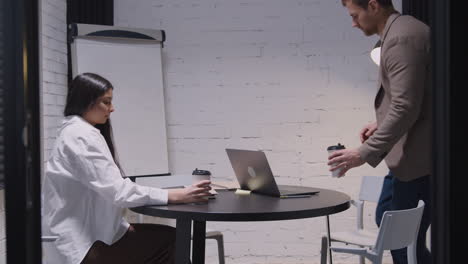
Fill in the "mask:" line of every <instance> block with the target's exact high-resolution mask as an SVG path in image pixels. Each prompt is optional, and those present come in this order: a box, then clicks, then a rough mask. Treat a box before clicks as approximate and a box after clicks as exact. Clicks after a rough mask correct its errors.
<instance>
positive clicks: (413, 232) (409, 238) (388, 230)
mask: <svg viewBox="0 0 468 264" xmlns="http://www.w3.org/2000/svg"><path fill="white" fill-rule="evenodd" d="M423 211H424V202H423V201H419V203H418V206H417V207H416V208H412V209H406V210H395V211H387V212H385V213H384V215H383V218H382V222H381V224H380V229H379V233H378V235H377V241H376V244H375V247H374V250H375V251H377V252H382V251H383V250H393V249H399V248H404V247H407V246H409V245H411V244H412V243H415V242H416V239H417V237H418V231H419V225H420V223H421V218H422V215H423Z"/></svg>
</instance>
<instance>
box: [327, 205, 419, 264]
mask: <svg viewBox="0 0 468 264" xmlns="http://www.w3.org/2000/svg"><path fill="white" fill-rule="evenodd" d="M423 211H424V202H423V201H422V200H420V201H419V203H418V206H417V207H416V208H412V209H407V210H395V211H386V212H385V213H384V215H383V218H382V222H381V224H380V229H379V232H378V234H377V238H376V239H375V242H374V243H373V245H372V246H370V247H367V248H351V247H331V249H332V251H334V252H340V253H349V254H356V255H359V256H363V257H365V258H367V259H369V260H370V261H371V262H372V263H373V264H381V263H382V256H383V252H384V251H385V250H394V249H400V248H404V247H407V248H408V249H407V251H408V264H417V260H416V242H417V238H418V231H419V225H420V223H421V218H422V215H423ZM422 264H423V263H422Z"/></svg>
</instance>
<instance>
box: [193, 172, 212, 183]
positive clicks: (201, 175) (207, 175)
mask: <svg viewBox="0 0 468 264" xmlns="http://www.w3.org/2000/svg"><path fill="white" fill-rule="evenodd" d="M210 179H211V172H210V171H207V170H199V169H198V168H196V169H195V170H194V171H193V172H192V184H195V183H197V182H199V181H203V180H210Z"/></svg>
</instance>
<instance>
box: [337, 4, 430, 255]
mask: <svg viewBox="0 0 468 264" xmlns="http://www.w3.org/2000/svg"><path fill="white" fill-rule="evenodd" d="M342 3H343V6H345V7H346V8H347V10H348V12H349V15H350V16H351V18H352V22H353V27H357V28H359V29H361V30H362V31H363V32H364V34H365V35H366V36H371V35H374V34H377V35H379V37H380V41H381V58H380V68H379V90H378V93H377V96H376V98H375V102H374V104H375V110H376V118H377V121H376V122H375V123H372V124H369V125H367V126H365V127H364V128H363V129H362V131H361V132H360V138H361V143H362V145H361V146H360V147H358V148H356V149H349V150H348V149H344V150H339V151H335V152H333V153H332V154H331V155H330V156H329V163H328V164H329V165H331V164H333V163H337V165H335V166H332V167H331V168H330V170H332V171H333V170H336V169H342V171H341V173H340V176H343V175H345V173H346V172H347V171H348V170H350V169H351V168H354V167H358V166H361V165H363V164H364V163H368V164H369V165H371V166H373V167H376V166H377V165H378V164H379V163H380V162H381V161H382V160H383V159H385V162H386V163H387V165H388V167H389V169H390V172H389V175H387V176H386V177H385V181H384V186H383V189H382V194H381V197H380V201H379V204H378V206H377V212H376V219H377V221H378V224H380V219H381V217H382V214H383V212H384V211H386V210H400V209H408V208H414V207H416V206H417V204H418V201H419V200H424V202H425V204H426V205H425V210H424V215H423V218H422V220H421V226H420V230H419V234H418V241H417V258H418V263H424V264H430V263H431V256H430V252H429V251H428V249H427V248H426V240H425V238H426V233H427V230H428V227H429V225H430V223H431V220H430V210H431V203H430V201H429V174H430V173H431V158H432V147H431V129H432V113H431V112H432V109H431V100H432V98H431V73H430V68H431V67H430V66H431V59H430V35H429V34H430V32H429V28H428V27H427V26H426V25H425V24H423V23H422V22H420V21H418V20H416V19H415V18H413V17H411V16H402V15H400V14H399V13H398V12H397V11H396V10H395V9H394V7H393V4H392V1H391V0H342ZM392 258H393V262H394V263H398V264H400V263H407V257H406V249H399V250H393V251H392Z"/></svg>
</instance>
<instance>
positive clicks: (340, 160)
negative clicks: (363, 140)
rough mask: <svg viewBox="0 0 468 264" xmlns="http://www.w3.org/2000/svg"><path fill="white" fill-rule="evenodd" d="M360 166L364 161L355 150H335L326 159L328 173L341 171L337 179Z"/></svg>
mask: <svg viewBox="0 0 468 264" xmlns="http://www.w3.org/2000/svg"><path fill="white" fill-rule="evenodd" d="M362 164H364V161H363V160H362V159H361V155H360V154H359V152H358V151H357V149H343V150H337V151H334V152H332V154H330V156H329V157H328V165H330V166H331V168H330V171H334V170H338V169H342V170H341V172H340V174H339V175H338V177H342V176H344V175H345V174H346V172H347V171H348V170H349V169H351V168H354V167H359V166H361V165H362Z"/></svg>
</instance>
